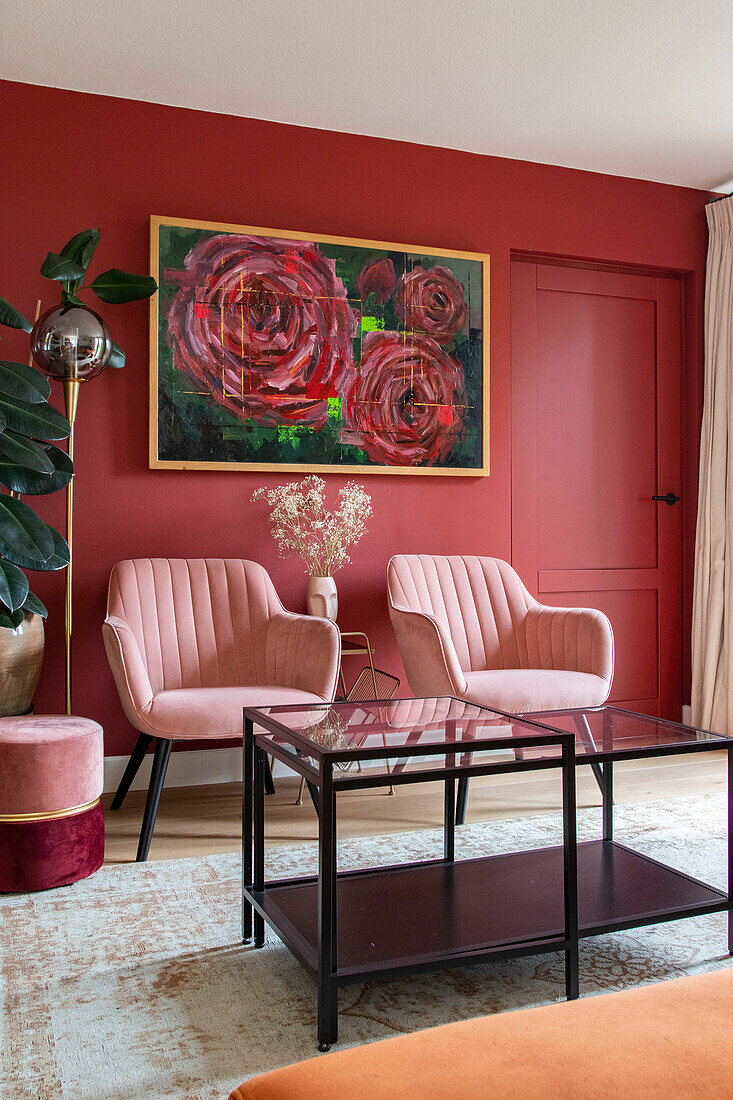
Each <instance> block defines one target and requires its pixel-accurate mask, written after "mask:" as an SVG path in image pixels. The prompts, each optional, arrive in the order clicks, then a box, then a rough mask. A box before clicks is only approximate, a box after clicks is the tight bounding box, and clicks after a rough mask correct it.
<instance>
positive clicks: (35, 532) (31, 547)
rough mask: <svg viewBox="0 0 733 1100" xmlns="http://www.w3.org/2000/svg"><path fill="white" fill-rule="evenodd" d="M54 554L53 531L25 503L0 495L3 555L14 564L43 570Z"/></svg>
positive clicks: (0, 527)
mask: <svg viewBox="0 0 733 1100" xmlns="http://www.w3.org/2000/svg"><path fill="white" fill-rule="evenodd" d="M53 552H54V539H53V535H52V534H51V528H50V527H48V526H47V525H46V524H45V523H44V522H43V520H42V519H41V517H40V516H37V515H36V513H35V512H34V511H33V509H32V508H29V507H28V505H27V504H24V503H23V501H22V500H16V499H15V498H14V497H9V496H5V495H0V554H2V556H3V557H4V558H7V559H8V561H10V562H12V563H13V564H14V565H20V566H24V565H25V563H26V562H33V563H34V564H33V565H31V566H30V568H31V569H43V568H44V566H45V564H46V562H47V561H48V559H49V558H50V557H51V555H52V554H53ZM18 558H21V560H20V561H19V560H18Z"/></svg>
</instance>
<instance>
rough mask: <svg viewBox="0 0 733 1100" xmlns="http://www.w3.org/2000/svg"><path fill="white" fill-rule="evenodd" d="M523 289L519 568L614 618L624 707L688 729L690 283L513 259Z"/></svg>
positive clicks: (544, 588) (537, 585)
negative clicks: (684, 681)
mask: <svg viewBox="0 0 733 1100" xmlns="http://www.w3.org/2000/svg"><path fill="white" fill-rule="evenodd" d="M511 290H512V429H513V436H512V490H513V492H512V559H513V565H514V568H515V569H516V570H517V572H518V573H519V575H520V576H521V577H522V579H523V580H524V582H525V584H526V585H527V587H528V588H529V589H530V591H531V592H532V593H533V594H534V595H536V596H537V598H538V599H539V600H540V601H541V602H542V603H547V604H554V605H560V606H573V607H579V606H582V607H597V608H600V610H602V611H604V612H605V613H606V615H608V617H609V619H610V620H611V623H612V625H613V630H614V635H615V640H616V674H615V678H614V684H613V689H612V692H611V699H612V700H614V701H615V702H617V703H618V704H619V705H620V706H624V707H628V708H630V709H634V710H639V711H642V712H644V713H648V714H661V715H663V716H665V717H669V718H674V719H677V720H679V718H680V713H681V711H680V704H681V665H682V662H681V654H682V605H681V561H682V545H681V539H682V509H681V505H680V504H674V505H672V506H670V505H668V504H666V503H663V502H657V501H654V500H652V497H653V496H655V495H663V494H666V493H668V492H672V493H674V494H676V495H677V496H679V495H680V494H681V486H682V480H681V471H682V462H681V438H682V430H681V400H680V398H681V293H680V284H679V281H678V280H677V279H674V278H657V277H654V276H649V275H627V274H619V273H616V272H609V271H599V270H592V269H588V268H582V267H569V266H557V265H551V264H536V263H525V262H522V261H519V260H515V261H514V262H513V263H512V287H511Z"/></svg>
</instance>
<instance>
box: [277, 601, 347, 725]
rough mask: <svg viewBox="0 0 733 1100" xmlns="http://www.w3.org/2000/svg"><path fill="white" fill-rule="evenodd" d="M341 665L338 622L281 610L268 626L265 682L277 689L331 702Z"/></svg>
mask: <svg viewBox="0 0 733 1100" xmlns="http://www.w3.org/2000/svg"><path fill="white" fill-rule="evenodd" d="M340 665H341V635H340V634H339V629H338V627H337V626H336V623H334V622H332V621H331V620H330V619H322V618H319V617H318V616H316V615H294V614H292V612H290V611H279V612H277V614H275V615H273V616H272V618H271V619H270V622H269V624H268V627H267V637H266V639H265V679H266V680H267V682H268V683H270V684H276V685H277V686H278V687H291V688H297V689H298V690H299V691H309V692H311V693H312V694H313V695H317V696H319V698H321V699H323V700H324V701H325V702H327V703H330V702H331V701H332V700H333V698H334V696H335V695H336V683H337V681H338V674H339V667H340Z"/></svg>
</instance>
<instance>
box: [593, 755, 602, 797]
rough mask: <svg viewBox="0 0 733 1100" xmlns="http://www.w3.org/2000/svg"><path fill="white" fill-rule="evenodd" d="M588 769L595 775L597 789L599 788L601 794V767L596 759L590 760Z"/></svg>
mask: <svg viewBox="0 0 733 1100" xmlns="http://www.w3.org/2000/svg"><path fill="white" fill-rule="evenodd" d="M590 769H591V771H592V772H593V775H594V776H595V780H596V783H597V784H598V789H599V790H600V792H601V794H603V768H602V767H601V765H600V764H599V763H598V761H597V760H591V764H590Z"/></svg>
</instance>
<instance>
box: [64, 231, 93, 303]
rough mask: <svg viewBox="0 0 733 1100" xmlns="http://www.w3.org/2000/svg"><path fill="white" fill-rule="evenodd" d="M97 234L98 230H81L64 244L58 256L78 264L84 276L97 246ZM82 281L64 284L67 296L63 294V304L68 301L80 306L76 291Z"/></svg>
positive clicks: (77, 280) (76, 280)
mask: <svg viewBox="0 0 733 1100" xmlns="http://www.w3.org/2000/svg"><path fill="white" fill-rule="evenodd" d="M99 233H100V231H99V230H98V229H83V230H82V231H81V233H77V234H76V236H74V237H72V238H71V240H70V241H67V242H66V244H65V245H64V247H63V248H62V249H61V252H60V253H59V255H61V256H66V257H68V259H70V260H73V261H74V263H75V264H79V267H82V268H83V269H84V274H85V275H86V270H87V268H88V267H89V264H90V261H91V259H92V256H93V255H94V253H95V251H96V249H97V245H98V244H99ZM83 281H84V280H83V279H75V280H74V281H73V282H70V283H67V284H66V291H67V292H68V294H66V293H65V294H64V295H63V298H64V302H67V300H68V301H70V302H73V303H79V304H80V305H81V304H82V303H80V302H79V299H78V298H77V297H76V291H77V290H78V289H79V287H80V286H81V284H82V282H83Z"/></svg>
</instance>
